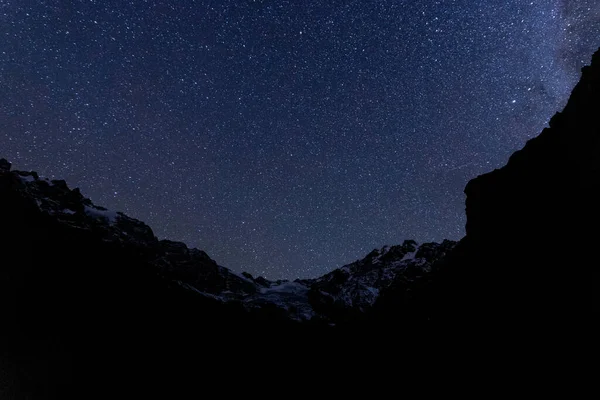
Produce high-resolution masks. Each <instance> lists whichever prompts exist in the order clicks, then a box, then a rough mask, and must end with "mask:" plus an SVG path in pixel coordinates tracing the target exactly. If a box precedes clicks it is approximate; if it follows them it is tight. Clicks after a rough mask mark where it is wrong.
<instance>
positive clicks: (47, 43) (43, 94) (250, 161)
mask: <svg viewBox="0 0 600 400" xmlns="http://www.w3.org/2000/svg"><path fill="white" fill-rule="evenodd" d="M598 46H600V2H598V1H597V0H576V1H551V0H545V1H521V0H519V1H517V0H485V1H484V0H480V1H477V0H457V1H421V0H410V1H402V0H396V1H383V0H382V1H368V0H362V1H335V0H317V1H310V0H299V1H283V0H280V1H267V0H265V1H260V0H256V1H251V0H246V1H244V0H238V1H227V0H213V1H191V0H169V1H167V0H165V1H152V0H145V1H142V0H136V1H124V0H97V1H94V0H85V1H83V0H82V1H66V0H57V1H51V0H48V1H42V0H31V1H30V0H14V1H4V0H0V157H5V158H7V159H9V160H10V161H12V162H13V164H14V166H15V167H16V168H18V169H25V170H30V169H33V170H36V171H38V172H39V173H40V174H41V175H44V176H48V177H54V178H62V179H66V180H67V182H68V183H69V185H70V186H71V187H80V188H81V190H82V192H83V193H84V194H85V195H86V196H88V197H90V198H92V200H93V201H94V202H95V203H96V204H98V205H103V206H106V207H108V208H111V209H115V210H121V211H124V212H125V213H127V214H128V215H130V216H132V217H135V218H138V219H141V220H142V221H145V222H146V223H148V224H149V225H150V226H151V227H152V228H153V229H154V232H155V234H156V235H157V236H158V237H159V238H169V239H172V240H181V241H184V242H186V243H187V244H188V245H189V246H191V247H198V248H200V249H203V250H205V251H206V252H207V253H208V254H209V255H210V256H211V257H212V258H213V259H215V260H216V261H217V262H219V264H221V265H223V266H226V267H229V268H231V269H233V270H235V271H239V272H241V271H242V270H245V271H248V272H250V273H252V274H254V275H263V276H266V277H268V278H292V279H293V278H296V277H313V276H316V275H320V274H322V273H324V272H327V271H329V270H332V269H334V268H336V267H339V266H341V265H343V264H345V263H348V262H352V261H354V260H356V259H358V258H362V257H363V256H364V255H365V254H366V253H367V252H369V251H370V250H372V249H373V248H376V247H381V246H383V245H385V244H390V245H391V244H398V243H401V242H402V241H403V240H404V239H415V240H417V241H418V242H424V241H439V240H442V239H444V238H448V239H460V238H461V237H462V236H463V234H464V224H465V215H464V194H463V189H464V186H465V184H466V183H467V181H468V180H469V179H471V178H473V177H475V176H476V175H478V174H481V173H484V172H487V171H490V170H492V169H493V168H497V167H500V166H502V165H504V164H505V163H506V161H507V160H508V157H509V155H510V154H511V153H512V152H514V151H515V150H517V149H518V148H520V147H522V146H523V144H524V143H525V142H526V140H527V139H529V138H531V137H533V136H535V135H537V134H539V132H540V131H541V129H542V128H543V127H544V126H545V125H546V124H547V121H548V120H549V119H550V117H551V116H552V115H553V114H554V113H555V112H556V111H559V110H560V109H561V108H562V106H563V105H564V103H565V102H566V100H567V98H568V95H569V93H570V91H571V89H572V88H573V86H574V85H575V84H576V83H577V81H578V79H579V76H580V68H581V67H582V66H583V65H585V64H587V63H589V61H590V60H591V55H592V53H593V51H594V50H595V49H596V48H597V47H598Z"/></svg>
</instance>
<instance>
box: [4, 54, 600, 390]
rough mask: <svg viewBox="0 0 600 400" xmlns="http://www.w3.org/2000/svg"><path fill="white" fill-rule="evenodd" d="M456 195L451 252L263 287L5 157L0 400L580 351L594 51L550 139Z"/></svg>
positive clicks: (285, 380)
mask: <svg viewBox="0 0 600 400" xmlns="http://www.w3.org/2000/svg"><path fill="white" fill-rule="evenodd" d="M465 193H466V195H467V200H466V212H467V234H466V236H465V238H463V239H462V240H461V241H460V242H458V243H455V242H451V241H444V242H442V243H423V244H418V243H416V242H414V241H411V240H407V241H405V242H404V243H402V244H400V245H397V246H391V247H390V246H386V247H383V248H381V249H376V250H374V251H373V252H371V253H369V254H368V255H367V256H366V257H365V258H364V259H362V260H357V261H356V262H354V263H352V264H349V265H346V266H343V267H341V268H338V269H336V270H334V271H332V272H331V273H329V274H326V275H324V276H322V277H320V278H316V279H305V280H296V281H293V282H290V281H269V280H266V279H264V278H262V277H253V276H251V275H249V274H245V273H244V274H236V273H234V272H232V271H230V270H228V269H227V268H224V267H221V266H219V265H217V264H216V263H215V262H214V261H213V260H211V259H210V257H209V256H208V255H207V254H206V253H204V252H202V251H200V250H196V249H188V248H187V247H186V246H185V245H184V244H182V243H177V242H172V241H167V240H158V239H157V238H156V237H155V236H154V234H153V233H152V230H151V229H150V228H149V227H148V226H147V225H145V224H144V223H142V222H140V221H137V220H135V219H133V218H130V217H128V216H126V215H124V214H122V213H118V212H112V211H110V210H106V209H103V208H102V207H98V206H96V205H94V204H93V203H92V202H91V201H89V199H86V198H85V197H84V196H83V195H82V194H81V193H80V192H79V190H77V189H70V188H69V187H68V186H67V184H66V183H65V182H64V181H57V180H54V181H50V180H47V179H45V178H43V177H41V176H38V175H37V173H35V172H23V171H13V170H12V169H11V166H10V164H9V163H8V162H7V161H6V160H1V161H0V221H1V226H0V308H1V311H2V313H1V318H2V324H1V327H2V330H1V336H0V340H1V342H0V398H2V399H5V398H7V399H11V398H32V399H35V398H57V399H60V398H67V397H73V398H82V399H84V398H92V397H102V398H123V397H133V398H139V397H146V396H148V395H153V396H154V395H159V394H162V393H164V394H163V395H162V397H167V398H172V397H178V394H179V393H181V392H186V393H187V394H188V395H190V394H193V395H194V397H201V396H211V394H210V393H213V392H211V391H212V390H218V393H220V395H223V396H225V395H228V394H229V395H230V394H231V393H233V392H234V391H236V390H240V388H243V390H245V391H246V392H247V393H262V392H263V391H265V390H267V388H268V387H269V385H270V384H272V383H273V382H275V381H276V382H279V383H280V384H282V385H287V387H288V390H291V389H289V388H295V387H298V386H302V385H304V386H306V383H305V380H307V379H308V380H309V381H310V382H313V383H314V382H317V381H319V380H324V381H326V382H328V383H329V384H330V385H331V384H338V385H342V386H345V387H348V385H349V382H345V381H343V380H344V376H348V374H353V373H356V372H357V371H359V372H360V373H361V374H362V375H363V377H365V376H366V375H365V374H367V373H368V372H369V370H372V369H373V368H374V367H375V366H382V365H392V366H393V368H392V370H396V369H398V368H401V367H410V366H411V365H407V364H410V362H409V361H408V360H409V359H412V358H409V357H411V356H417V358H420V359H421V360H430V361H431V360H432V358H431V357H434V356H435V354H438V355H439V354H440V353H439V352H440V351H442V350H444V349H454V350H456V348H458V347H460V348H461V350H460V351H461V352H463V353H466V352H468V351H471V350H473V349H478V350H477V351H486V350H487V349H490V348H494V349H496V351H500V352H501V351H503V350H504V349H508V348H511V349H513V353H511V354H515V353H514V349H529V350H532V349H533V348H537V347H544V348H546V349H551V352H552V354H556V352H557V351H558V348H565V347H569V345H571V344H572V345H573V346H574V347H575V346H576V345H577V344H581V339H582V338H583V337H584V336H586V335H587V334H589V333H590V331H591V329H592V328H591V324H592V323H593V322H594V321H595V320H596V316H597V310H598V298H597V294H596V289H597V285H598V284H597V282H598V281H597V272H596V265H597V264H598V262H597V255H596V247H597V243H598V239H600V235H599V234H598V228H597V227H598V226H600V208H599V204H600V51H599V52H596V54H595V55H594V57H593V62H592V65H591V66H589V67H585V68H584V69H583V73H582V78H581V81H580V82H579V84H578V85H577V86H576V88H575V89H574V91H573V93H572V95H571V98H570V100H569V102H568V104H567V106H566V107H565V109H564V110H563V111H562V112H560V113H557V114H556V115H555V116H554V117H553V118H552V119H551V121H550V126H549V127H548V128H546V129H544V131H543V132H542V133H541V134H540V135H539V136H538V137H536V138H534V139H532V140H530V141H529V142H528V143H527V144H526V146H525V147H524V148H523V149H522V150H520V151H517V152H516V153H515V154H513V155H512V156H511V158H510V160H509V161H508V163H507V165H506V166H504V167H503V168H501V169H498V170H494V171H492V172H490V173H488V174H485V175H482V176H479V177H477V178H475V179H473V180H472V181H471V182H469V184H468V185H467V187H466V189H465ZM586 332H587V333H586ZM575 338H577V339H575ZM577 342H579V343H577ZM567 344H569V345H567ZM524 353H526V352H521V353H516V354H521V355H522V354H524ZM431 362H432V361H431ZM386 368H387V369H388V371H389V370H390V369H389V368H388V367H386ZM247 382H250V383H247ZM248 385H250V386H248ZM249 388H251V389H249ZM163 391H164V392H163Z"/></svg>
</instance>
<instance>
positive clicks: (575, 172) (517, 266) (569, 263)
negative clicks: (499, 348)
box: [436, 50, 600, 334]
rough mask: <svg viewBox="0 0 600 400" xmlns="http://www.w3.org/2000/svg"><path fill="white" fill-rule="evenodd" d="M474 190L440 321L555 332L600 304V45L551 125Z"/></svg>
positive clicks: (445, 272)
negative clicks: (599, 297)
mask: <svg viewBox="0 0 600 400" xmlns="http://www.w3.org/2000/svg"><path fill="white" fill-rule="evenodd" d="M465 193H466V195H467V200H466V213H467V226H466V231H467V234H466V237H465V238H464V239H463V240H462V241H461V242H460V244H459V245H458V246H457V247H456V249H455V251H454V252H453V254H452V255H451V257H449V258H448V259H447V260H445V263H444V266H443V267H442V268H440V269H439V271H438V272H439V275H438V277H437V279H436V284H437V285H438V286H437V289H436V290H437V294H436V296H437V298H438V310H437V313H438V315H437V318H438V319H439V320H440V321H443V323H444V324H445V325H446V326H448V325H455V324H459V323H460V324H462V325H464V326H473V325H477V326H479V327H483V326H485V327H486V328H485V329H489V330H490V331H494V332H506V331H510V332H512V333H514V334H517V332H527V331H532V332H533V331H535V332H540V331H546V333H547V332H551V331H555V330H556V329H563V328H564V327H565V326H572V325H570V324H573V323H581V322H582V321H584V320H586V319H585V318H581V317H582V315H587V316H588V317H589V315H592V314H591V313H592V312H594V313H595V312H596V310H597V309H598V308H597V307H594V309H593V310H592V308H591V307H590V306H591V305H592V293H594V292H596V290H595V289H594V290H592V281H594V282H597V279H596V274H597V268H596V265H597V264H598V261H597V258H598V257H597V254H596V253H597V252H596V249H595V247H596V246H597V241H598V239H599V238H600V235H599V234H598V224H599V222H600V208H599V207H598V205H599V204H600V50H599V51H598V52H596V54H594V56H593V60H592V64H591V66H587V67H584V68H583V70H582V76H581V80H580V82H579V83H578V84H577V86H576V87H575V89H574V90H573V92H572V94H571V97H570V99H569V101H568V103H567V105H566V107H565V108H564V110H563V111H562V112H559V113H557V114H556V115H554V117H552V119H551V120H550V124H549V127H548V128H546V129H544V130H543V131H542V133H541V134H540V135H539V136H537V137H535V138H533V139H531V140H529V141H528V142H527V144H526V145H525V147H524V148H523V149H522V150H519V151H517V152H516V153H514V154H513V155H512V156H511V157H510V159H509V161H508V163H507V164H506V165H505V166H504V167H502V168H500V169H497V170H494V171H492V172H490V173H487V174H484V175H481V176H478V177H477V178H475V179H473V180H471V181H470V182H469V183H468V185H467V187H466V189H465ZM596 285H597V284H596V283H594V287H595V288H596V287H597V286H596ZM595 301H597V299H596V300H595ZM559 327H560V328H559Z"/></svg>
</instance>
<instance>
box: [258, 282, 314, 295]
mask: <svg viewBox="0 0 600 400" xmlns="http://www.w3.org/2000/svg"><path fill="white" fill-rule="evenodd" d="M260 292H261V293H262V294H268V293H294V294H300V293H304V292H308V287H307V286H306V285H303V284H302V283H299V282H282V283H280V284H279V285H272V286H271V287H268V288H261V289H260Z"/></svg>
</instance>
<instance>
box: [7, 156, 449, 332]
mask: <svg viewBox="0 0 600 400" xmlns="http://www.w3.org/2000/svg"><path fill="white" fill-rule="evenodd" d="M0 174H1V176H2V179H3V180H4V181H7V182H9V184H8V185H5V188H8V189H9V190H11V191H13V192H14V193H16V194H17V195H18V196H19V197H20V199H21V201H23V202H24V203H26V204H28V210H29V211H30V212H31V213H32V214H34V215H37V216H39V217H41V218H46V219H49V220H50V221H52V222H54V223H58V224H59V225H61V226H63V227H66V228H68V229H75V230H82V231H89V232H94V234H96V235H98V236H99V237H100V238H101V239H102V240H103V241H106V242H111V243H115V244H117V245H118V246H120V247H124V248H132V249H138V251H142V252H143V253H144V254H145V257H147V258H148V261H149V263H150V264H151V265H153V266H154V267H155V268H156V271H157V273H158V274H160V275H161V276H162V277H163V278H164V279H165V280H166V281H168V282H171V284H174V285H176V286H179V287H181V288H183V289H185V290H187V291H189V292H192V293H194V294H196V295H200V296H203V297H206V298H209V299H211V300H213V301H217V302H220V303H232V304H237V305H241V306H242V307H243V308H244V309H245V310H247V311H249V312H252V311H260V310H263V309H271V310H272V312H273V313H275V314H276V315H277V316H278V318H282V319H289V320H292V321H298V322H306V321H322V322H328V323H331V322H335V321H336V320H337V319H338V318H339V316H340V315H345V314H347V313H359V314H360V313H365V312H368V311H369V310H370V309H371V308H372V307H373V306H374V305H375V303H376V302H377V301H378V299H379V298H380V296H381V294H382V293H383V292H385V291H386V289H387V288H388V287H390V285H392V283H393V282H395V281H398V280H400V281H403V282H412V281H414V280H418V279H420V278H422V277H423V276H425V275H427V274H428V273H429V272H430V271H431V266H432V264H433V263H434V262H435V261H436V260H438V259H439V258H441V257H443V255H444V254H445V253H446V252H448V251H449V250H451V249H452V247H453V246H454V244H455V243H454V242H451V241H444V242H442V243H441V244H437V243H423V244H420V245H419V244H418V243H417V242H415V241H414V240H405V241H404V242H403V243H402V244H401V245H396V246H384V247H382V248H381V249H375V250H373V251H371V252H370V253H369V254H367V255H366V256H365V258H363V259H362V260H357V261H355V262H353V263H350V264H348V265H345V266H343V267H341V268H337V269H335V270H333V271H331V272H329V273H327V274H325V275H323V276H321V277H319V278H316V279H296V280H294V281H287V280H278V281H270V280H268V279H265V278H263V277H257V278H255V277H253V276H252V275H250V274H249V273H246V272H244V273H242V274H238V273H235V272H233V271H231V270H230V269H228V268H225V267H222V266H220V265H218V264H217V263H216V262H215V261H214V260H212V259H211V258H210V257H209V256H208V255H207V254H206V253H205V252H204V251H201V250H198V249H195V248H192V249H190V248H188V247H187V246H186V245H185V244H184V243H181V242H174V241H170V240H158V239H157V238H156V236H155V235H154V233H153V232H152V229H151V228H150V227H149V226H148V225H146V224H144V223H143V222H141V221H139V220H137V219H135V218H131V217H129V216H127V215H126V214H124V213H122V212H115V211H111V210H108V209H106V208H104V207H100V206H97V205H95V204H93V202H92V201H91V200H90V199H88V198H85V197H84V196H83V195H82V194H81V193H80V191H79V189H70V188H69V187H68V185H67V184H66V182H65V181H63V180H49V179H45V178H41V177H40V176H39V175H38V174H37V173H36V172H33V171H32V172H27V171H11V165H10V163H8V162H7V161H6V160H1V161H0Z"/></svg>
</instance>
